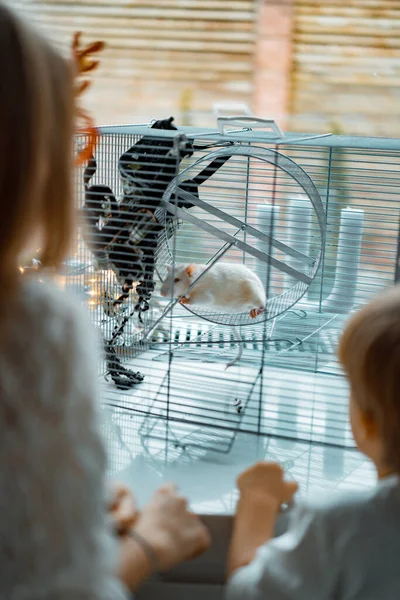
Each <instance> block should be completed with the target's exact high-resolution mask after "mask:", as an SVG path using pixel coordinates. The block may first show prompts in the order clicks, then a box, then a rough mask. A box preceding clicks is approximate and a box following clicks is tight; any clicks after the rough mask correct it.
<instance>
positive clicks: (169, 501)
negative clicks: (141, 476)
mask: <svg viewBox="0 0 400 600" xmlns="http://www.w3.org/2000/svg"><path fill="white" fill-rule="evenodd" d="M134 530H135V531H136V532H137V533H138V534H139V535H140V536H142V537H143V538H144V539H145V540H146V542H147V543H148V544H150V546H151V548H152V549H153V552H154V554H155V556H156V558H157V562H158V567H159V569H160V570H161V571H166V570H168V569H171V568H172V567H174V566H175V565H177V564H179V563H180V562H183V561H184V560H188V559H190V558H194V557H195V556H198V555H200V554H202V553H203V552H205V550H207V548H208V547H209V545H210V535H209V532H208V530H207V528H206V527H205V526H204V525H203V523H202V522H201V521H200V519H199V517H198V516H197V515H195V514H194V513H192V512H191V511H189V509H188V506H187V501H186V500H185V498H183V497H181V496H179V495H178V494H177V492H176V488H175V486H173V485H165V486H163V487H161V488H160V489H159V490H158V491H157V492H156V493H155V494H154V496H153V498H152V499H151V500H150V502H149V504H147V506H145V507H144V509H143V510H142V512H141V513H140V515H139V517H138V519H137V522H136V524H135V527H134Z"/></svg>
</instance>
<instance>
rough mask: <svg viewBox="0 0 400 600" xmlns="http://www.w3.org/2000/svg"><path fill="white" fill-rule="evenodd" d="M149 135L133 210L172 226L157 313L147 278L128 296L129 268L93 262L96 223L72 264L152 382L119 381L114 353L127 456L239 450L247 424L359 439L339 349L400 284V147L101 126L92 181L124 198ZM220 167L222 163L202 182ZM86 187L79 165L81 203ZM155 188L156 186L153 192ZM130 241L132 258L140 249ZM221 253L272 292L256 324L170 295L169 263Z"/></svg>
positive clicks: (165, 242)
mask: <svg viewBox="0 0 400 600" xmlns="http://www.w3.org/2000/svg"><path fill="white" fill-rule="evenodd" d="M143 136H145V137H146V139H147V140H150V142H149V148H150V151H149V152H148V154H147V155H146V157H145V160H144V159H143V160H142V162H140V160H139V159H138V157H137V154H138V153H139V151H138V152H137V153H136V154H135V152H133V154H131V155H130V159H129V160H130V161H131V162H129V165H128V168H129V169H130V170H131V174H133V175H132V179H131V180H130V186H131V187H130V188H129V189H128V195H129V194H130V198H131V203H130V204H129V202H128V204H127V207H126V211H128V213H129V210H130V209H132V207H134V206H136V209H137V205H138V202H139V204H140V203H142V204H141V206H142V205H144V204H146V202H147V203H148V202H150V204H151V203H152V202H153V204H152V206H153V207H154V217H155V218H154V219H153V222H157V223H158V224H161V225H162V227H161V228H160V230H159V234H158V237H157V247H156V249H155V251H154V252H155V253H154V260H155V264H154V267H155V268H154V281H155V283H156V286H155V289H154V291H152V292H151V299H150V300H149V310H146V311H144V312H142V315H141V321H140V319H139V317H138V315H139V312H138V311H137V310H135V305H136V304H137V300H138V295H137V289H136V285H137V282H134V283H133V285H132V287H131V289H129V291H128V293H127V294H125V298H124V300H123V302H121V303H120V304H115V300H116V299H117V298H118V296H119V295H120V293H121V286H122V283H123V282H122V279H123V277H122V279H121V277H120V276H119V277H118V269H115V268H114V267H115V265H114V266H113V265H111V266H110V263H111V262H112V261H109V264H108V266H107V267H106V268H105V267H104V264H103V265H102V264H101V263H100V264H99V261H96V259H95V257H94V255H93V251H92V249H90V247H89V246H90V244H89V246H88V244H87V243H85V234H84V230H83V228H81V233H80V235H79V239H78V243H77V251H76V253H75V255H74V256H73V257H71V260H70V261H68V263H67V265H66V271H65V284H66V286H72V287H73V288H74V289H76V290H78V291H79V293H81V298H82V301H83V302H86V303H87V305H88V309H89V311H90V315H91V318H92V321H93V323H94V324H95V325H96V326H97V327H98V328H99V329H100V330H101V332H102V335H103V338H104V340H110V339H111V338H112V335H113V332H115V331H117V330H118V328H121V323H122V324H124V323H125V324H124V326H123V328H122V329H123V331H122V333H121V335H118V336H117V338H116V339H115V340H114V350H115V353H116V355H117V356H118V358H119V360H120V361H121V364H122V363H123V365H124V367H125V368H128V369H130V370H132V371H133V372H135V373H136V372H140V373H142V374H143V375H144V380H143V382H141V383H138V384H137V385H132V386H131V387H130V388H128V389H118V387H117V386H116V385H115V383H114V382H113V381H112V379H110V377H109V376H107V374H109V362H107V360H105V359H103V360H102V362H101V365H102V366H101V370H100V372H99V376H100V378H101V380H102V382H103V384H102V401H103V403H104V406H105V407H106V412H107V414H108V415H109V416H110V421H109V426H110V427H111V428H112V431H113V432H114V434H115V432H116V431H117V438H118V440H119V441H118V444H119V454H118V456H125V458H126V460H128V459H129V456H131V455H135V454H137V452H138V447H140V448H142V450H143V449H144V450H145V452H148V453H149V454H152V455H154V453H155V454H157V451H158V450H157V449H159V448H160V447H161V446H160V445H161V444H165V442H166V441H167V443H168V445H169V446H170V448H171V449H172V450H171V451H172V452H173V453H174V455H176V456H181V457H182V456H183V455H184V454H185V453H193V452H194V453H196V452H204V451H205V450H208V451H216V452H225V453H226V452H229V451H230V449H231V447H232V444H233V443H234V441H235V437H236V435H237V433H238V432H247V433H253V434H255V435H258V436H271V437H276V438H287V439H292V440H298V441H307V442H312V443H319V444H328V445H334V446H339V447H346V448H352V447H353V442H352V438H351V435H350V431H349V427H348V420H347V395H348V389H347V384H346V381H345V379H344V377H343V375H342V373H341V370H340V367H339V365H338V362H337V358H336V348H337V342H338V338H339V336H340V333H341V331H342V329H343V326H344V323H345V321H346V319H347V318H348V316H349V314H351V313H352V312H353V311H354V310H356V309H357V308H359V307H360V306H362V305H363V304H364V303H365V302H367V301H368V299H369V298H371V297H372V296H373V295H375V294H376V293H377V292H378V291H380V290H381V289H383V288H384V287H386V286H390V285H392V284H393V283H394V282H395V281H398V279H399V259H398V252H399V250H398V249H399V222H400V219H399V217H400V214H399V209H400V168H399V167H400V141H399V140H393V139H380V138H376V139H373V138H350V137H341V136H320V137H318V136H305V135H299V134H285V135H283V136H282V137H279V136H274V135H271V133H270V132H263V131H255V130H254V131H252V130H250V129H249V128H243V129H239V130H238V129H236V130H231V131H228V132H227V131H224V133H222V134H221V133H220V132H217V131H214V130H202V129H197V128H188V127H182V128H178V130H176V131H166V130H159V129H151V128H150V126H149V125H147V124H145V125H140V126H121V127H104V128H102V130H101V137H100V140H99V144H98V147H97V148H96V157H95V158H96V163H97V171H96V173H95V175H94V176H93V178H92V180H91V182H90V185H94V184H95V185H105V186H108V187H109V188H110V190H111V192H112V194H114V196H115V198H116V199H117V202H119V203H120V204H119V206H120V207H121V206H122V204H121V203H123V202H124V201H125V202H126V198H125V200H124V194H125V196H126V194H127V187H126V180H125V181H124V180H123V178H122V179H121V161H120V158H121V156H123V155H126V152H127V150H128V149H131V148H132V147H134V144H135V143H137V142H138V141H140V140H143ZM83 142H84V139H82V138H79V137H78V138H77V144H78V145H80V144H81V143H83ZM188 142H189V145H190V146H191V147H192V146H194V147H195V149H194V150H193V148H192V150H193V152H192V153H190V152H189V153H187V152H186V151H185V149H186V150H187V147H188V146H187V144H188ZM134 148H135V147H134ZM160 148H161V149H165V150H166V151H168V152H169V154H168V157H169V158H168V160H169V161H170V162H169V163H168V164H169V168H170V170H169V175H168V176H165V177H164V176H163V177H164V179H163V177H161V180H160V178H159V179H158V180H157V181H158V184H159V185H158V184H157V185H158V187H157V186H156V192H154V189H155V188H154V173H156V172H163V171H162V168H163V165H164V166H165V161H164V159H163V157H162V156H161V157H160V154H159V152H160ZM182 148H183V149H184V151H183V152H182ZM138 160H139V163H140V169H141V171H140V169H139V171H140V173H139V175H140V177H142V179H140V177H139V179H137V176H138V168H139V167H138V162H137V161H138ZM135 161H136V162H135ZM163 161H164V162H163ZM213 161H217V163H213ZM218 161H219V162H218ZM210 164H214V166H215V164H218V165H219V166H218V169H216V170H215V172H213V173H212V174H211V175H210V173H209V172H207V171H206V175H209V176H208V178H206V179H204V178H203V179H204V180H203V181H202V182H201V183H200V184H199V185H198V186H197V187H196V185H195V183H193V182H195V181H196V177H197V176H198V175H199V173H200V174H201V173H203V174H204V169H207V167H208V166H209V165H210ZM157 169H158V171H157ZM135 178H136V179H135ZM200 179H201V178H200ZM83 180H84V169H83V168H82V169H79V170H78V172H77V174H76V192H77V201H78V205H79V209H82V207H83V206H84V203H85V189H84V183H83ZM143 181H145V186H147V188H152V191H151V190H150V194H147V196H146V194H145V195H144V196H143V194H142V191H141V190H140V189H139V188H140V186H143V185H144V184H143ZM160 181H161V184H160ZM187 182H189V184H188V183H187ZM197 183H199V181H198V180H197ZM150 184H151V185H150ZM152 186H153V187H152ZM160 190H161V191H160ZM152 194H153V195H152ZM132 199H133V200H132ZM136 209H135V210H136ZM101 210H102V216H101V220H99V222H98V231H99V235H101V232H102V231H103V228H104V227H107V219H108V218H109V213H110V210H111V209H110V206H108V205H107V202H106V205H104V202H103V203H102V208H101ZM132 210H133V209H132ZM128 213H124V214H123V218H122V219H121V218H120V221H121V222H124V223H125V220H126V218H127V217H126V214H128ZM120 217H121V215H120ZM115 231H118V232H119V231H120V227H119V228H118V227H117V229H116V230H115ZM114 233H115V232H114ZM115 235H116V234H115ZM114 237H115V236H114ZM128 237H129V236H128ZM131 238H132V236H131ZM128 246H129V244H128ZM128 246H126V245H125V246H124V247H123V249H122V253H126V261H127V262H129V261H130V260H131V259H132V255H131V254H132V252H133V251H134V250H135V246H134V243H131V245H130V246H129V247H128ZM221 262H230V263H233V264H245V265H246V266H247V267H249V268H250V269H251V270H252V271H253V272H255V273H257V274H258V276H259V277H260V279H261V280H262V282H263V284H264V287H265V289H266V290H267V307H266V311H265V312H264V313H263V314H261V315H259V316H257V318H255V319H252V318H250V316H249V314H248V313H246V312H241V313H239V314H236V313H230V312H224V311H221V310H216V309H215V308H213V307H204V306H196V305H194V306H193V305H189V306H183V305H181V304H180V303H179V302H177V300H176V299H174V295H173V294H172V296H171V297H167V298H162V297H161V296H160V294H159V290H160V279H164V278H165V277H166V275H167V266H170V267H171V268H172V270H173V271H174V272H177V270H178V269H179V267H178V266H177V265H180V264H185V265H188V264H192V263H199V264H205V265H207V266H208V268H209V269H210V270H209V272H212V269H213V265H214V264H218V263H220V264H221ZM128 270H129V269H128ZM116 273H117V274H116ZM235 360H236V362H235ZM231 362H234V364H233V366H231V367H229V368H226V365H227V364H228V363H231ZM110 411H111V412H110ZM110 431H111V430H110ZM110 435H111V434H110ZM121 453H122V454H121ZM118 460H119V459H118ZM121 460H123V459H121ZM117 462H118V461H117ZM114 466H115V467H117V466H121V465H120V464H119V463H118V465H117V463H116V464H115V465H114Z"/></svg>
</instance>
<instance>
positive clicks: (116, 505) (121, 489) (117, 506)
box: [108, 482, 138, 534]
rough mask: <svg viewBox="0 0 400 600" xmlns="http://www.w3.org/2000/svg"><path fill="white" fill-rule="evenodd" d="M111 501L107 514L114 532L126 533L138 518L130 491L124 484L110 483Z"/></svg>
mask: <svg viewBox="0 0 400 600" xmlns="http://www.w3.org/2000/svg"><path fill="white" fill-rule="evenodd" d="M110 487H111V500H110V503H109V506H108V513H109V516H110V518H111V521H112V523H113V525H114V530H115V531H116V532H118V533H119V534H123V533H125V532H126V531H128V530H129V529H130V528H131V527H133V525H134V524H135V521H136V519H137V517H138V511H137V508H136V502H135V498H134V495H133V494H132V492H131V490H130V489H129V488H128V487H127V486H126V485H124V484H122V483H118V482H112V483H111V484H110Z"/></svg>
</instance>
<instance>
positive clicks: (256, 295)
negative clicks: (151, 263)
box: [161, 262, 267, 319]
mask: <svg viewBox="0 0 400 600" xmlns="http://www.w3.org/2000/svg"><path fill="white" fill-rule="evenodd" d="M206 268H207V266H206V265H197V264H190V265H175V269H174V270H172V269H171V267H169V266H168V267H167V269H168V275H167V277H166V279H165V280H164V282H163V284H162V287H161V295H162V296H169V295H171V294H173V295H174V297H175V298H180V297H181V298H180V303H181V304H187V305H196V306H206V307H208V308H210V309H213V310H216V311H220V312H224V313H242V312H245V311H247V310H249V311H250V317H252V318H253V319H254V318H255V317H257V316H258V315H260V314H261V313H263V312H264V311H265V307H266V302H267V298H266V294H265V290H264V286H263V284H262V282H261V279H260V278H259V277H258V276H257V275H256V274H255V273H253V271H251V270H250V269H249V268H248V267H245V266H244V265H239V264H231V263H224V262H216V263H215V264H214V265H213V266H212V267H211V268H210V270H209V271H207V273H205V274H204V275H203V276H202V277H201V279H200V281H199V282H198V283H196V284H195V285H194V286H193V288H192V289H191V290H190V291H189V292H187V289H188V287H189V286H190V285H191V284H192V283H193V282H194V281H195V280H196V279H197V278H198V277H199V275H200V274H201V273H203V272H204V271H205V269H206Z"/></svg>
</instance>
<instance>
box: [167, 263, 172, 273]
mask: <svg viewBox="0 0 400 600" xmlns="http://www.w3.org/2000/svg"><path fill="white" fill-rule="evenodd" d="M171 268H172V267H171V265H167V271H168V273H171Z"/></svg>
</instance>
